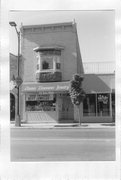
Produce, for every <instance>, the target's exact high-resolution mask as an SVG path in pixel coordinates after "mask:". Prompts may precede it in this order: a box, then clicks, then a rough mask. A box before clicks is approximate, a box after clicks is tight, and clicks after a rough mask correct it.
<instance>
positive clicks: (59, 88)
mask: <svg viewBox="0 0 121 180" xmlns="http://www.w3.org/2000/svg"><path fill="white" fill-rule="evenodd" d="M56 90H69V86H59V85H57V87H56Z"/></svg>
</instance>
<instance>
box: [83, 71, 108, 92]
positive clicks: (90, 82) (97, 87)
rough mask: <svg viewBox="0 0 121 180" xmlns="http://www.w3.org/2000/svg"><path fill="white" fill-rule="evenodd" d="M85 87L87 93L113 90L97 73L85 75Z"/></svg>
mask: <svg viewBox="0 0 121 180" xmlns="http://www.w3.org/2000/svg"><path fill="white" fill-rule="evenodd" d="M83 88H84V90H85V92H86V93H87V94H90V93H108V92H111V88H110V87H109V86H108V85H107V84H106V83H105V82H104V81H102V80H101V78H99V77H98V76H97V75H95V74H85V75H84V81H83Z"/></svg>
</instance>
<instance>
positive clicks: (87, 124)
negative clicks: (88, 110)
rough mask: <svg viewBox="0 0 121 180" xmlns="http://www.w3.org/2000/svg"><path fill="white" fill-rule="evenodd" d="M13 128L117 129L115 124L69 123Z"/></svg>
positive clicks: (12, 125) (23, 125) (26, 125)
mask: <svg viewBox="0 0 121 180" xmlns="http://www.w3.org/2000/svg"><path fill="white" fill-rule="evenodd" d="M10 127H11V128H40V129H41V128H42V129H43V128H48V129H52V128H112V127H115V123H81V125H79V124H78V123H68V124H65V123H64V124H62V123H61V124H57V123H56V124H54V123H41V124H27V123H21V127H16V126H15V124H14V123H11V125H10Z"/></svg>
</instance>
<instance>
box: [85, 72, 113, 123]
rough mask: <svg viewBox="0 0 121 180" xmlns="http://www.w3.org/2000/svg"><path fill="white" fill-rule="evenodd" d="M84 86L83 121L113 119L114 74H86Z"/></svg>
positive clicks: (106, 120) (109, 120) (108, 120)
mask: <svg viewBox="0 0 121 180" xmlns="http://www.w3.org/2000/svg"><path fill="white" fill-rule="evenodd" d="M107 80H108V81H107ZM84 88H85V91H86V98H85V100H84V102H83V121H84V122H113V121H115V74H105V75H104V74H102V75H95V74H87V75H85V80H84Z"/></svg>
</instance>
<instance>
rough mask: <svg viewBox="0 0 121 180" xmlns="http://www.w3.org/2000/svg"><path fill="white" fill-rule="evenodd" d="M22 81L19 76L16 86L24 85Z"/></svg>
mask: <svg viewBox="0 0 121 180" xmlns="http://www.w3.org/2000/svg"><path fill="white" fill-rule="evenodd" d="M22 82H23V81H22V79H21V77H20V76H18V77H17V78H16V84H17V86H20V85H21V84H22Z"/></svg>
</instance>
